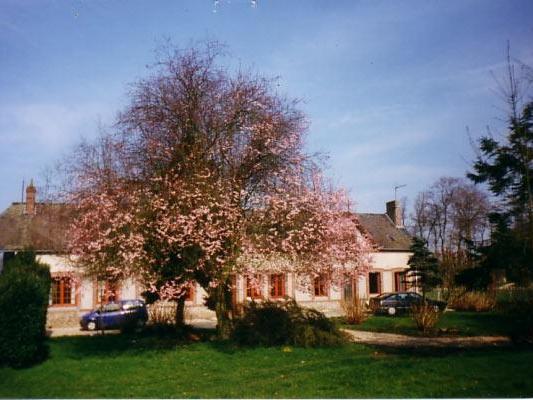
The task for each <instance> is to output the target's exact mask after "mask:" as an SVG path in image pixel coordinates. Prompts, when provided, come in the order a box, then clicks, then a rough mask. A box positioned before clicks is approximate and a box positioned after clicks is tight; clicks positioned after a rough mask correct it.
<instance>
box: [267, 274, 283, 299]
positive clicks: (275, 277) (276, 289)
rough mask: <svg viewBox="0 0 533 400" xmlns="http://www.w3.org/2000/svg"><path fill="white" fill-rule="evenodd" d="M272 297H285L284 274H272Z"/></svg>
mask: <svg viewBox="0 0 533 400" xmlns="http://www.w3.org/2000/svg"><path fill="white" fill-rule="evenodd" d="M270 297H273V298H279V297H285V275H284V274H272V275H270Z"/></svg>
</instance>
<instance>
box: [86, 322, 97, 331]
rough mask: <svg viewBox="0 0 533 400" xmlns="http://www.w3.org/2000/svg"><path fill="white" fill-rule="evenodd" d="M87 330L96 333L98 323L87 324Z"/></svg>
mask: <svg viewBox="0 0 533 400" xmlns="http://www.w3.org/2000/svg"><path fill="white" fill-rule="evenodd" d="M87 329H88V330H90V331H94V330H96V322H94V321H90V322H89V323H88V324H87Z"/></svg>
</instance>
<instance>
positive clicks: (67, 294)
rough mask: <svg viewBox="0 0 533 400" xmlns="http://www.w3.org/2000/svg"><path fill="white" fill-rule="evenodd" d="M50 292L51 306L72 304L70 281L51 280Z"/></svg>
mask: <svg viewBox="0 0 533 400" xmlns="http://www.w3.org/2000/svg"><path fill="white" fill-rule="evenodd" d="M51 291H52V293H51V304H52V305H54V306H63V305H70V304H74V296H73V293H72V280H71V279H70V278H64V277H57V278H52V287H51Z"/></svg>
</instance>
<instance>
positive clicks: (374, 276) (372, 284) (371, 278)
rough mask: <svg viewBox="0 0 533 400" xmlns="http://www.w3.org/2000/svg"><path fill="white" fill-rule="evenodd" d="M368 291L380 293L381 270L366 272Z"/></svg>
mask: <svg viewBox="0 0 533 400" xmlns="http://www.w3.org/2000/svg"><path fill="white" fill-rule="evenodd" d="M368 292H369V293H370V294H379V293H381V272H370V273H369V274H368Z"/></svg>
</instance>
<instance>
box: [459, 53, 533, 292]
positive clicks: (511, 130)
mask: <svg viewBox="0 0 533 400" xmlns="http://www.w3.org/2000/svg"><path fill="white" fill-rule="evenodd" d="M507 64H508V71H507V78H508V82H507V85H506V86H505V89H503V91H502V93H503V97H504V99H505V101H506V103H507V105H508V108H509V114H508V117H507V121H508V123H507V132H506V134H505V135H504V138H503V139H501V140H498V139H496V138H494V137H493V136H492V135H490V134H489V135H486V136H483V137H481V139H480V140H479V154H478V157H477V159H476V161H475V162H474V165H473V171H472V172H470V173H469V174H468V177H469V178H470V179H471V180H472V181H474V182H475V183H487V184H488V187H489V189H490V191H491V192H492V193H493V194H494V195H495V196H496V197H497V198H499V199H500V202H499V207H498V209H497V210H496V212H495V213H493V215H492V221H493V223H494V226H495V230H496V232H497V234H496V235H493V243H492V244H491V246H494V247H495V249H496V248H504V247H506V246H505V245H504V244H503V243H499V242H500V241H501V240H504V241H505V242H509V240H511V238H512V240H511V241H512V243H513V248H516V251H517V252H518V253H517V254H513V257H512V258H513V261H512V264H513V265H514V264H516V263H517V262H518V263H519V264H521V265H522V266H523V267H522V268H519V270H521V271H523V274H522V275H521V277H518V276H515V278H514V279H515V280H518V281H520V282H522V283H526V282H528V281H530V280H531V279H532V278H533V259H532V258H531V257H530V255H531V254H532V252H533V101H531V97H529V98H528V97H527V93H524V92H523V91H521V90H520V89H521V82H522V81H521V78H519V77H517V76H516V73H515V68H514V64H513V63H512V62H511V59H510V56H508V62H507ZM524 99H525V101H524ZM517 241H518V242H520V243H521V244H520V245H518V246H517V245H516V244H517ZM496 253H498V254H499V253H500V252H499V251H496V252H493V251H488V252H487V254H496ZM517 257H518V258H519V259H520V260H521V261H518V260H517ZM501 261H502V260H500V261H498V260H494V262H495V263H498V264H500V263H501Z"/></svg>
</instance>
